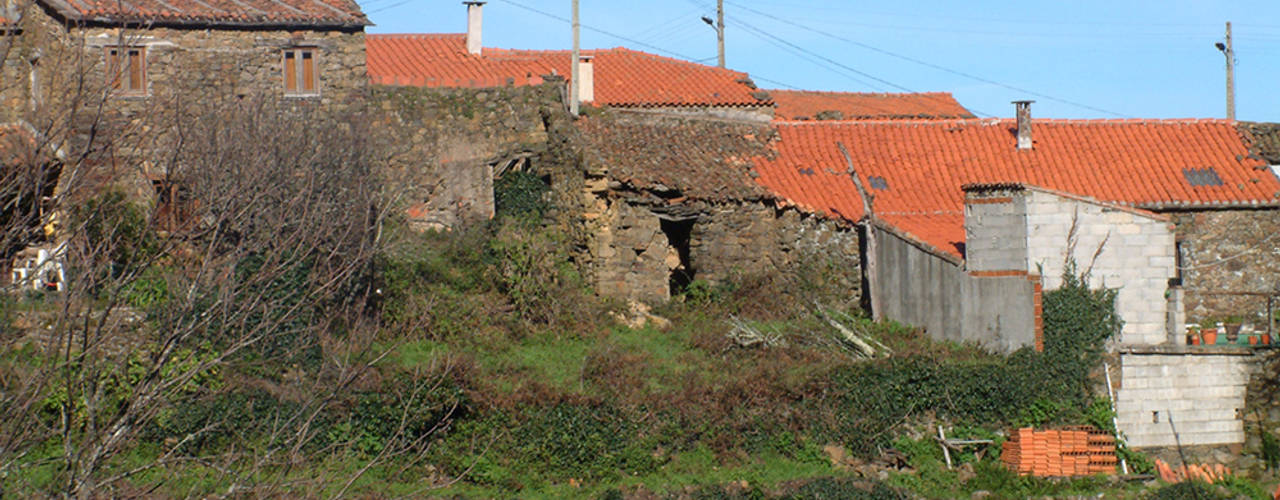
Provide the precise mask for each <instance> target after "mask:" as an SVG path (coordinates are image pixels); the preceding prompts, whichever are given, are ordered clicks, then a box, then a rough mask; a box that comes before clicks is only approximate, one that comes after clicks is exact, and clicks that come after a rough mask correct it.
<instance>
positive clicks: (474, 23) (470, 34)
mask: <svg viewBox="0 0 1280 500" xmlns="http://www.w3.org/2000/svg"><path fill="white" fill-rule="evenodd" d="M462 4H463V5H466V6H467V52H469V53H471V55H476V56H478V55H480V50H481V49H480V47H481V45H480V33H481V32H482V30H483V28H484V2H462Z"/></svg>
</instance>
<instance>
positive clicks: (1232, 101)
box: [1222, 22, 1236, 120]
mask: <svg viewBox="0 0 1280 500" xmlns="http://www.w3.org/2000/svg"><path fill="white" fill-rule="evenodd" d="M1222 53H1223V54H1224V55H1226V56H1227V119H1228V120H1235V119H1236V51H1235V49H1233V48H1232V47H1231V23H1230V22H1227V43H1226V47H1225V48H1223V49H1222Z"/></svg>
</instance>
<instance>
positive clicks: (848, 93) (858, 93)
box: [764, 89, 952, 97]
mask: <svg viewBox="0 0 1280 500" xmlns="http://www.w3.org/2000/svg"><path fill="white" fill-rule="evenodd" d="M764 90H765V91H767V92H783V93H793V94H827V95H853V96H877V97H878V96H892V97H897V96H917V95H946V96H949V95H952V93H951V92H944V91H928V92H851V91H843V90H803V89H800V90H797V89H764Z"/></svg>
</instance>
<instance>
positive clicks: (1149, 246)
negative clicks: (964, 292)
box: [965, 186, 1182, 345]
mask: <svg viewBox="0 0 1280 500" xmlns="http://www.w3.org/2000/svg"><path fill="white" fill-rule="evenodd" d="M965 233H966V237H967V241H966V248H965V253H966V255H965V260H966V261H965V266H966V269H967V270H968V271H969V272H971V273H974V272H978V273H982V272H995V271H1020V272H1023V273H1027V274H1028V275H1039V276H1040V277H1041V279H1042V280H1043V286H1044V289H1046V290H1052V289H1055V288H1058V287H1060V286H1061V285H1062V273H1063V270H1064V268H1065V266H1066V263H1067V260H1068V258H1073V259H1074V260H1075V262H1076V264H1077V265H1078V270H1079V271H1084V270H1089V285H1090V286H1092V287H1103V286H1105V287H1108V288H1117V289H1119V290H1120V291H1119V295H1118V297H1117V299H1116V302H1117V303H1116V308H1117V310H1118V312H1119V314H1120V317H1121V318H1122V319H1123V320H1124V321H1125V326H1124V330H1123V332H1122V333H1121V335H1120V338H1119V339H1117V342H1118V343H1120V344H1135V345H1152V344H1163V343H1166V342H1168V340H1169V339H1170V332H1178V331H1181V328H1182V327H1181V325H1170V324H1169V321H1170V317H1171V315H1170V314H1169V310H1170V307H1171V305H1170V301H1169V299H1168V297H1167V296H1166V291H1168V290H1169V279H1170V278H1173V277H1174V276H1176V270H1175V265H1176V264H1175V263H1176V258H1175V252H1176V247H1175V245H1174V232H1173V229H1172V227H1171V224H1170V221H1169V220H1168V219H1167V218H1165V217H1163V216H1159V215H1156V214H1151V213H1147V212H1142V211H1138V210H1131V209H1126V208H1122V207H1116V206H1112V205H1108V204H1104V203H1101V202H1097V201H1093V200H1089V199H1085V198H1081V197H1076V196H1071V195H1067V194H1065V193H1057V192H1052V191H1047V190H1041V189H1038V188H1032V187H1024V186H1010V187H1007V188H1006V187H996V188H988V189H980V190H970V191H969V192H968V193H966V199H965ZM1172 307H1175V308H1177V307H1180V305H1178V304H1173V305H1172ZM1173 317H1174V318H1175V319H1176V316H1173Z"/></svg>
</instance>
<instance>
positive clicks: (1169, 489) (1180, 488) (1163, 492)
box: [1147, 481, 1231, 500]
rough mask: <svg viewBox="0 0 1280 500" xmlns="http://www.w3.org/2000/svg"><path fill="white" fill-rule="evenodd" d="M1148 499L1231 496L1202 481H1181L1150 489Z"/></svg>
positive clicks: (1201, 499) (1207, 499)
mask: <svg viewBox="0 0 1280 500" xmlns="http://www.w3.org/2000/svg"><path fill="white" fill-rule="evenodd" d="M1147 498H1148V499H1149V500H1225V499H1228V498H1231V497H1230V496H1229V495H1224V494H1223V492H1222V491H1219V490H1218V489H1217V488H1214V487H1213V486H1210V485H1208V484H1206V483H1204V482H1202V481H1183V482H1180V483H1174V484H1171V485H1168V486H1164V487H1161V488H1158V489H1156V490H1155V491H1152V492H1151V493H1149V494H1148V495H1147Z"/></svg>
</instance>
